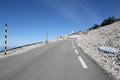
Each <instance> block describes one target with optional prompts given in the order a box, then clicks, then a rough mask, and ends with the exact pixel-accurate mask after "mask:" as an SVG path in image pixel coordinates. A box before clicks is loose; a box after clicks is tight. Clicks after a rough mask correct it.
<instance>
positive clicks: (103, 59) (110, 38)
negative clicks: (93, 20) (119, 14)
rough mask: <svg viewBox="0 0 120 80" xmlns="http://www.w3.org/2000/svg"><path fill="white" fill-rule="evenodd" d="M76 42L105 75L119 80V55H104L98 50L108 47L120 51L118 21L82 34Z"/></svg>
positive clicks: (119, 25) (119, 23)
mask: <svg viewBox="0 0 120 80" xmlns="http://www.w3.org/2000/svg"><path fill="white" fill-rule="evenodd" d="M76 42H77V43H78V46H80V47H81V48H82V49H83V51H84V52H85V53H86V54H87V55H89V56H90V57H91V58H92V59H93V60H95V62H97V63H98V64H99V65H100V66H101V67H102V68H104V69H105V71H107V73H110V74H111V75H112V77H113V78H115V79H116V80H120V54H112V53H110V54H106V53H105V52H103V51H100V50H99V49H98V48H99V47H100V46H108V47H112V48H116V49H118V50H120V21H119V22H116V23H113V24H111V25H108V26H104V27H100V28H98V29H96V30H91V31H88V32H82V33H81V34H80V39H79V40H77V41H76Z"/></svg>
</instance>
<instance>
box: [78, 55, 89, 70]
mask: <svg viewBox="0 0 120 80" xmlns="http://www.w3.org/2000/svg"><path fill="white" fill-rule="evenodd" d="M78 59H79V61H80V63H81V64H82V67H83V68H85V69H86V68H88V66H87V65H86V63H85V62H84V60H83V59H82V57H81V56H78Z"/></svg>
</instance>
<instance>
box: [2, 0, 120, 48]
mask: <svg viewBox="0 0 120 80" xmlns="http://www.w3.org/2000/svg"><path fill="white" fill-rule="evenodd" d="M109 16H115V17H120V0H0V42H1V43H0V46H3V44H4V42H3V41H4V25H5V24H8V46H12V47H15V46H19V45H24V44H28V43H33V42H39V41H44V40H45V34H46V32H48V34H49V39H51V38H54V37H57V36H60V35H64V34H67V33H70V32H71V31H72V30H73V31H80V30H86V29H88V28H89V27H92V25H93V24H95V23H97V24H99V23H101V21H102V20H103V19H105V18H107V17H109Z"/></svg>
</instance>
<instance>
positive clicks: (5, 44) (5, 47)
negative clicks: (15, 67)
mask: <svg viewBox="0 0 120 80" xmlns="http://www.w3.org/2000/svg"><path fill="white" fill-rule="evenodd" d="M7 29H8V28H7V24H5V43H4V53H5V55H6V54H7Z"/></svg>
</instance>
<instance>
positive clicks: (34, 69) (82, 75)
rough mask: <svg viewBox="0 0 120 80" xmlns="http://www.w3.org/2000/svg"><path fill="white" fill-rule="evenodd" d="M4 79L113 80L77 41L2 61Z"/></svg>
mask: <svg viewBox="0 0 120 80" xmlns="http://www.w3.org/2000/svg"><path fill="white" fill-rule="evenodd" d="M0 80H111V79H110V78H109V77H108V75H107V74H106V73H105V72H104V71H103V70H102V69H101V68H100V67H99V66H98V65H97V64H96V63H94V61H92V60H91V59H90V58H89V57H87V56H86V55H85V54H84V53H83V52H82V50H81V49H80V48H78V47H77V45H76V44H75V43H74V41H73V40H62V41H58V42H55V43H50V44H48V45H45V46H42V47H39V48H36V49H33V50H31V51H28V52H25V53H23V54H20V55H15V56H10V57H7V58H4V59H0Z"/></svg>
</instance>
